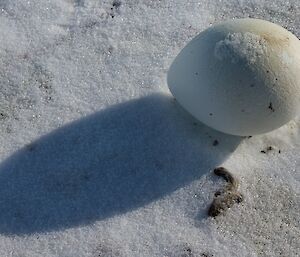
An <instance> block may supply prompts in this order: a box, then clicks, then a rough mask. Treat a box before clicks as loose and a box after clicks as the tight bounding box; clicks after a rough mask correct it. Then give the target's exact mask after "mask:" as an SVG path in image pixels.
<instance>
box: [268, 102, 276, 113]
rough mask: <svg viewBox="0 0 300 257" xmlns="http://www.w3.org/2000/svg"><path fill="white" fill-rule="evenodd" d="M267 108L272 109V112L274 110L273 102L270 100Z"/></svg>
mask: <svg viewBox="0 0 300 257" xmlns="http://www.w3.org/2000/svg"><path fill="white" fill-rule="evenodd" d="M268 108H269V109H270V110H271V111H272V112H275V110H274V108H273V104H272V102H270V104H269V106H268Z"/></svg>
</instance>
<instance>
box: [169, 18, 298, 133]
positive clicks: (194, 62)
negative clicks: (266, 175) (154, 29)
mask: <svg viewBox="0 0 300 257" xmlns="http://www.w3.org/2000/svg"><path fill="white" fill-rule="evenodd" d="M168 86H169V89H170V91H171V92H172V94H173V95H174V97H175V98H176V99H177V100H178V102H179V103H180V104H181V105H182V106H183V107H184V108H185V109H186V110H187V111H189V112H190V113H191V114H192V115H193V116H194V117H196V118H197V119H198V120H199V121H201V122H203V123H204V124H206V125H208V126H210V127H212V128H214V129H216V130H219V131H222V132H224V133H228V134H233V135H240V136H248V135H255V134H261V133H265V132H268V131H271V130H274V129H276V128H278V127H280V126H282V125H283V124H285V123H286V122H288V121H289V120H291V119H293V118H294V117H295V116H296V114H297V112H298V111H299V106H300V41H299V40H298V38H297V37H296V36H294V35H293V34H292V33H291V32H289V31H287V30H286V29H284V28H282V27H281V26H278V25H276V24H274V23H271V22H268V21H264V20H259V19H236V20H232V21H228V22H224V23H221V24H219V25H216V26H212V27H210V28H208V29H207V30H205V31H203V32H201V33H200V34H199V35H198V36H196V37H195V38H194V39H193V40H192V41H191V42H189V43H188V44H187V45H186V46H185V47H184V49H183V50H182V51H181V52H180V53H179V55H178V56H177V57H176V58H175V60H174V62H173V63H172V65H171V67H170V70H169V72H168Z"/></svg>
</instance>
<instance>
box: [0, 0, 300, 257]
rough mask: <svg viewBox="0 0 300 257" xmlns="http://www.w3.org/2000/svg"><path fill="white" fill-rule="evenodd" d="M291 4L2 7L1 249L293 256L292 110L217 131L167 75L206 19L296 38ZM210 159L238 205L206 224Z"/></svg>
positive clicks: (295, 142)
mask: <svg viewBox="0 0 300 257" xmlns="http://www.w3.org/2000/svg"><path fill="white" fill-rule="evenodd" d="M299 13H300V5H299V2H298V1H297V0H294V1H285V2H282V1H280V0H277V1H276V0H275V1H271V0H268V1H267V0H266V1H260V0H254V1H245V0H239V1H238V0H232V1H230V0H227V1H221V0H220V1H217V0H215V1H209V0H205V1H186V2H185V1H180V0H176V1H175V0H174V1H156V0H152V1H151V0H143V1H136V0H131V1H125V0H123V1H96V0H86V1H84V0H74V1H73V0H51V1H46V0H42V1H41V0H30V1H23V0H16V1H5V0H4V1H3V0H2V1H1V0H0V33H1V34H0V67H1V68H0V84H1V87H0V110H1V111H0V113H1V114H0V127H1V134H0V142H1V144H0V158H1V159H0V160H1V163H0V202H1V204H0V256H10V257H19V256H20V257H21V256H22V257H27V256H28V257H29V256H30V257H35V256H46V257H50V256H51V257H52V256H63V257H68V256H70V257H71V256H72V257H76V256H80V257H82V256H88V257H96V256H101V257H103V256H105V257H116V256H123V257H124V256H128V257H135V256H136V257H141V256H143V257H144V256H145V257H148V256H149V257H150V256H151V257H152V256H159V257H162V256H168V257H182V256H299V253H300V243H299V236H300V220H299V211H300V171H299V168H298V165H299V157H298V153H299V150H300V145H299V135H300V131H299V128H300V123H299V119H298V118H297V119H296V120H294V121H291V122H290V123H289V124H287V125H285V126H284V127H282V128H280V129H278V130H276V131H274V132H271V133H268V134H265V135H261V136H255V137H252V138H239V137H234V136H229V135H225V134H221V133H219V132H216V131H214V130H212V129H210V128H208V127H205V126H204V125H202V124H200V123H198V122H197V121H196V120H194V119H193V118H192V117H191V116H190V115H189V114H187V113H186V112H185V111H184V110H182V109H181V107H180V106H179V105H178V104H177V103H176V101H174V99H173V98H172V96H171V95H170V93H169V91H168V87H167V84H166V73H167V71H168V68H169V66H170V64H171V62H172V60H173V58H174V57H175V56H176V55H177V54H178V52H179V51H180V50H181V49H182V47H184V45H185V44H186V43H187V42H188V41H189V40H191V39H192V38H193V37H194V36H195V35H197V34H198V33H199V32H200V31H202V30H204V29H205V28H207V27H209V26H210V25H211V24H215V23H217V22H220V21H223V20H227V19H231V18H239V17H255V18H262V19H266V20H269V21H272V22H275V23H278V24H280V25H282V26H284V27H286V28H288V29H289V30H290V31H291V32H293V33H294V34H295V35H296V36H298V37H299V36H300V30H299V27H300V15H299ZM215 140H218V142H219V144H218V145H215V146H214V145H213V142H214V141H215ZM268 146H272V150H271V151H266V153H261V151H262V150H266V149H267V147H268ZM279 150H280V153H279ZM218 165H222V166H224V167H226V168H228V169H229V170H230V171H231V172H232V173H233V174H234V175H235V176H236V177H237V178H239V180H240V189H239V190H240V191H241V192H242V193H243V195H244V198H245V200H244V201H243V203H242V204H240V205H235V206H234V207H233V208H231V209H230V210H228V211H227V212H226V214H225V215H224V216H220V217H218V218H216V219H212V218H209V217H207V213H206V212H207V208H208V207H209V204H210V203H211V201H212V199H213V195H214V192H215V191H216V190H218V189H220V187H222V186H223V185H224V184H223V181H222V180H221V179H219V178H217V177H215V176H214V175H213V174H212V173H211V171H212V169H213V168H214V167H216V166H218Z"/></svg>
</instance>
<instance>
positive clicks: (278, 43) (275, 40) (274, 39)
mask: <svg viewBox="0 0 300 257" xmlns="http://www.w3.org/2000/svg"><path fill="white" fill-rule="evenodd" d="M260 36H261V37H262V38H263V39H264V40H265V41H266V42H267V43H268V44H269V45H270V46H272V47H277V48H278V47H280V48H281V47H287V46H288V45H289V43H290V38H289V37H288V36H282V35H281V36H278V35H274V34H271V33H262V34H260Z"/></svg>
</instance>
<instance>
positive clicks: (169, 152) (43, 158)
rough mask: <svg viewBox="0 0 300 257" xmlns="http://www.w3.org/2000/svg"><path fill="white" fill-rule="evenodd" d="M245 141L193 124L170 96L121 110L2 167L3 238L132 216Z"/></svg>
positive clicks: (36, 145) (73, 127) (67, 129)
mask: <svg viewBox="0 0 300 257" xmlns="http://www.w3.org/2000/svg"><path fill="white" fill-rule="evenodd" d="M208 134H209V135H210V136H209V135H208ZM215 138H217V139H218V140H219V141H220V143H219V145H218V146H212V141H213V140H214V139H215ZM240 140H241V138H239V137H234V136H229V135H224V134H222V133H219V132H216V131H213V130H211V129H209V128H207V127H206V126H204V125H201V124H198V123H197V124H196V121H195V120H194V119H193V118H192V117H191V116H190V115H189V114H187V113H186V112H185V111H183V110H182V109H181V108H180V107H179V106H178V105H177V104H176V102H175V101H174V100H173V98H171V97H170V96H166V95H158V94H157V95H152V96H148V97H144V98H140V99H138V100H133V101H129V102H127V103H122V104H118V105H116V106H113V107H111V108H108V109H106V110H104V111H100V112H98V113H95V114H93V115H90V116H88V117H85V118H82V119H80V120H78V121H76V122H73V123H71V124H69V125H66V126H64V127H62V128H59V129H57V130H55V131H53V132H52V133H50V134H48V135H46V136H43V137H41V138H40V139H38V140H37V141H35V142H33V143H32V144H30V145H28V146H26V147H24V148H23V149H21V150H19V151H18V152H16V153H15V154H14V155H12V156H11V157H10V158H8V159H7V160H5V161H4V162H2V163H1V165H0V233H2V234H10V235H11V234H31V233H34V232H46V231H52V230H60V229H64V228H70V227H74V226H79V225H86V224H89V223H91V222H94V221H96V220H102V219H105V218H108V217H112V216H114V215H118V214H122V213H125V212H128V211H131V210H133V209H136V208H138V207H140V206H143V205H146V204H148V203H150V202H151V201H154V200H156V199H160V198H162V197H163V196H165V195H166V194H169V193H171V192H172V191H174V190H176V189H178V188H180V187H182V186H184V185H186V184H187V183H190V182H192V181H193V180H195V179H199V178H200V177H201V176H202V175H203V174H205V173H207V172H209V171H210V170H211V169H212V168H213V167H214V166H216V165H219V164H220V163H222V161H223V160H224V159H225V158H226V157H227V156H228V155H229V154H230V153H231V152H232V151H234V149H235V148H236V147H237V145H238V144H239V142H240Z"/></svg>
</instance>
